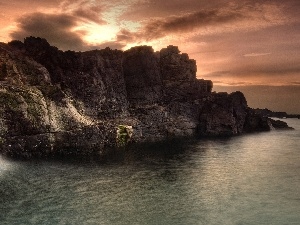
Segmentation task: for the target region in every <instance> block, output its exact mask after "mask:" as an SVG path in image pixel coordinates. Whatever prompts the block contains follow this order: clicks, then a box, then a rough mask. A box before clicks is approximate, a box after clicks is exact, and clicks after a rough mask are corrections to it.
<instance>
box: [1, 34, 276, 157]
mask: <svg viewBox="0 0 300 225" xmlns="http://www.w3.org/2000/svg"><path fill="white" fill-rule="evenodd" d="M196 70H197V66H196V62H195V60H192V59H189V57H188V55H187V54H180V52H179V50H178V48H177V47H175V46H168V47H167V48H164V49H162V50H161V51H160V52H154V51H153V49H152V48H151V47H149V46H139V47H134V48H131V49H129V50H127V51H125V52H122V51H119V50H111V49H109V48H106V49H103V50H94V51H88V52H73V51H66V52H63V51H60V50H58V49H57V48H56V47H53V46H50V45H49V43H48V42H47V41H46V40H45V39H41V38H34V37H29V38H26V39H25V40H24V43H22V42H20V41H12V42H10V43H8V44H4V43H0V103H1V105H0V151H1V152H2V154H6V155H10V156H21V157H32V156H37V157H43V156H48V155H57V154H62V155H68V154H90V153H95V152H102V151H104V150H106V149H108V148H110V147H116V146H118V145H119V144H118V143H125V144H128V143H134V142H138V143H139V142H147V141H157V140H163V139H166V138H170V137H178V136H190V135H201V136H220V135H226V136H228V135H236V134H241V133H243V132H248V131H257V130H270V129H271V123H270V121H269V120H267V119H266V121H260V120H263V118H262V117H261V116H258V115H256V114H255V113H254V111H253V110H251V109H250V108H248V106H247V102H246V99H245V97H244V95H243V94H242V93H241V92H236V93H232V94H227V93H212V92H211V91H212V86H213V84H212V82H211V81H207V80H198V79H197V78H196ZM121 128H122V129H121ZM129 128H130V129H129ZM121 131H122V132H121ZM129 134H130V135H129ZM126 135H128V137H126ZM120 137H121V138H122V140H118V139H119V138H120ZM124 140H126V141H124Z"/></svg>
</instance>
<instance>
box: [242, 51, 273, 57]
mask: <svg viewBox="0 0 300 225" xmlns="http://www.w3.org/2000/svg"><path fill="white" fill-rule="evenodd" d="M270 54H271V53H270V52H268V53H249V54H245V55H244V57H257V56H266V55H270Z"/></svg>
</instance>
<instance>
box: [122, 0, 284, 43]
mask: <svg viewBox="0 0 300 225" xmlns="http://www.w3.org/2000/svg"><path fill="white" fill-rule="evenodd" d="M173 15H174V14H173ZM288 20H289V18H288V17H287V16H285V15H284V14H283V11H282V7H281V6H280V5H276V4H253V3H251V2H248V1H246V2H241V3H239V4H237V3H231V4H227V5H223V7H220V6H219V7H216V8H209V9H201V10H197V11H193V12H189V13H187V12H184V13H179V15H177V16H166V17H159V18H153V19H150V20H144V21H142V22H141V24H142V26H141V28H140V29H139V30H138V31H136V32H131V31H129V30H126V31H125V30H123V31H122V32H121V34H119V35H120V37H125V38H126V39H127V40H128V41H151V40H155V39H160V38H163V37H167V36H169V35H178V34H180V35H185V34H187V35H189V34H194V35H195V34H198V35H201V36H203V35H212V34H216V33H226V32H233V31H251V30H258V29H262V28H266V27H270V26H278V25H281V24H285V23H287V21H288ZM124 33H126V34H125V36H124Z"/></svg>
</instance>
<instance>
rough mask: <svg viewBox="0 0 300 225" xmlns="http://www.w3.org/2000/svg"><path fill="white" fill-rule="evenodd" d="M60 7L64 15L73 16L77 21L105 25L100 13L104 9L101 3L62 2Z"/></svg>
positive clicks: (86, 1) (84, 1) (89, 0)
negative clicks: (81, 20)
mask: <svg viewBox="0 0 300 225" xmlns="http://www.w3.org/2000/svg"><path fill="white" fill-rule="evenodd" d="M60 7H61V9H62V11H63V12H64V13H68V14H70V15H73V16H75V17H77V18H78V19H79V18H80V19H83V20H86V21H91V22H94V23H97V24H106V21H105V20H103V19H102V12H103V11H104V10H105V7H104V5H102V4H101V2H100V3H96V2H95V1H91V0H80V1H78V0H77V1H63V2H62V3H61V4H60Z"/></svg>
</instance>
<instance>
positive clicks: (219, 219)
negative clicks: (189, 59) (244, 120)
mask: <svg viewBox="0 0 300 225" xmlns="http://www.w3.org/2000/svg"><path fill="white" fill-rule="evenodd" d="M284 121H286V122H287V123H288V124H289V125H290V126H292V127H294V128H295V130H273V131H270V132H262V133H252V134H245V135H241V136H236V137H231V138H214V139H203V138H191V139H186V140H173V141H168V142H161V143H156V144H149V145H141V146H136V147H135V148H132V149H122V150H118V151H117V152H114V153H112V154H110V155H107V156H106V157H102V158H101V159H100V158H99V159H98V158H96V157H93V158H88V159H86V158H60V159H43V160H41V159H40V160H37V159H35V160H15V159H9V158H5V157H4V156H0V224H1V225H6V224H9V225H19V224H20V225H21V224H22V225H26V224H39V225H45V224H49V225H50V224H51V225H52V224H61V225H63V224H70V225H76V224H78V225H89V224H95V225H98V224H101V225H102V224H103V225H114V224H116V225H126V224H130V225H135V224H136V225H143V224H153V225H159V224H162V225H168V224H170V225H177V224H178V225H197V224H199V225H200V224H201V225H202V224H203V225H210V224H215V225H227V224H228V225H229V224H230V225H234V224H236V225H263V224H266V225H285V224H286V225H293V224H295V225H299V224H300V120H299V119H284Z"/></svg>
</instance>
